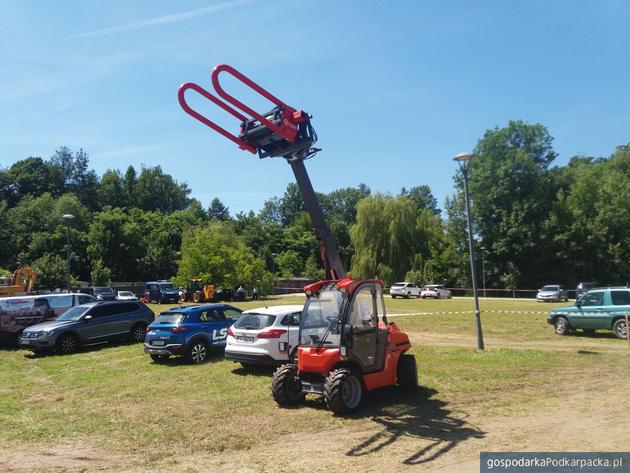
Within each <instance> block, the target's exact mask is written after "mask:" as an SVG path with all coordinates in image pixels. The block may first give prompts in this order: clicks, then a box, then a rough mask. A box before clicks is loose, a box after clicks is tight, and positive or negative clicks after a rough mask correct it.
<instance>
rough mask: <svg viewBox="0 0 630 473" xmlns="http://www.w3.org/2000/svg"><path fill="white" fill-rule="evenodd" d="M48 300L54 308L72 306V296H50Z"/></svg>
mask: <svg viewBox="0 0 630 473" xmlns="http://www.w3.org/2000/svg"><path fill="white" fill-rule="evenodd" d="M48 302H49V303H50V307H52V308H53V309H58V308H60V307H72V296H59V297H49V298H48Z"/></svg>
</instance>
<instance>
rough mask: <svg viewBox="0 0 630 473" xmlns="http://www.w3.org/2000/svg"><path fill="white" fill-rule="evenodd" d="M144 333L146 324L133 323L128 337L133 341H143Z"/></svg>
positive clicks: (145, 332) (145, 333)
mask: <svg viewBox="0 0 630 473" xmlns="http://www.w3.org/2000/svg"><path fill="white" fill-rule="evenodd" d="M146 335H147V324H144V323H140V324H135V325H134V326H133V327H131V330H130V331H129V337H130V338H131V341H132V342H135V343H140V342H144V337H145V336H146Z"/></svg>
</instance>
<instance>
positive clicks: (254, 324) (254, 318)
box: [234, 313, 276, 330]
mask: <svg viewBox="0 0 630 473" xmlns="http://www.w3.org/2000/svg"><path fill="white" fill-rule="evenodd" d="M275 320H276V316H275V315H267V314H256V313H253V314H252V313H250V314H243V315H242V316H241V317H239V319H238V320H237V321H236V323H235V324H234V328H240V329H242V330H260V329H263V328H265V327H270V326H271V325H272V324H273V322H274V321H275Z"/></svg>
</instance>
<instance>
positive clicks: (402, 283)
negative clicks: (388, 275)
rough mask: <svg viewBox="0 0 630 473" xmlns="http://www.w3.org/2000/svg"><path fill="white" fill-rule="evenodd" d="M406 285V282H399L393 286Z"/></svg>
mask: <svg viewBox="0 0 630 473" xmlns="http://www.w3.org/2000/svg"><path fill="white" fill-rule="evenodd" d="M404 285H405V283H404V282H397V283H394V284H392V287H402V286H404Z"/></svg>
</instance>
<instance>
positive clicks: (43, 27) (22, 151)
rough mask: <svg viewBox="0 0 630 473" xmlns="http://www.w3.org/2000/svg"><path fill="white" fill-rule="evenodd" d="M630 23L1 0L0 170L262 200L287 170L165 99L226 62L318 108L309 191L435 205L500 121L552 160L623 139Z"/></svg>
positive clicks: (599, 7) (507, 14)
mask: <svg viewBox="0 0 630 473" xmlns="http://www.w3.org/2000/svg"><path fill="white" fill-rule="evenodd" d="M629 25H630V3H628V2H623V1H612V0H610V1H603V2H602V1H588V2H587V1H575V0H573V1H523V2H506V1H476V2H464V1H434V2H421V1H391V0H390V1H376V0H371V1H370V0H368V1H335V0H317V1H304V0H234V1H230V0H220V1H186V2H172V1H157V0H156V1H135V2H129V1H108V2H95V1H90V2H85V1H63V0H61V1H55V2H46V1H43V0H40V1H28V0H23V1H17V0H16V1H7V0H0V166H2V167H7V166H10V165H11V164H12V163H13V162H15V161H17V160H19V159H23V158H26V157H28V156H41V157H43V158H48V157H50V156H51V155H52V154H53V153H54V151H55V149H57V148H58V147H60V146H62V145H66V146H69V147H70V148H72V149H75V150H76V149H78V148H80V147H82V148H83V149H84V150H86V151H87V152H88V154H89V155H90V159H91V165H92V166H93V168H94V169H96V171H97V172H98V173H99V174H101V173H102V172H104V171H105V170H106V169H109V168H119V169H122V170H124V169H125V168H126V167H127V166H128V165H129V164H133V165H134V166H136V167H137V168H139V167H140V166H141V165H142V164H144V165H147V166H154V165H157V164H159V165H161V166H162V168H163V169H164V171H166V172H168V173H170V174H172V175H173V176H174V177H175V178H176V179H177V180H179V181H182V182H186V183H188V185H189V186H190V187H191V188H192V190H193V194H192V195H193V196H194V197H196V198H198V199H200V200H201V201H202V203H204V205H208V204H209V202H210V201H211V200H212V198H214V197H215V196H218V197H219V198H220V199H221V200H222V201H223V202H224V203H225V204H226V205H227V206H228V207H229V208H230V210H231V211H232V212H236V211H247V210H250V209H253V210H259V209H260V208H261V206H262V204H263V202H264V200H265V199H267V198H269V197H271V196H274V195H278V196H280V195H282V193H283V192H284V189H285V188H286V185H287V184H288V183H289V182H293V175H292V173H291V170H290V167H289V166H288V165H287V164H286V163H285V162H284V161H283V160H282V159H265V160H262V161H261V160H259V159H258V158H256V157H254V156H253V155H250V154H249V153H246V152H243V151H240V150H239V149H238V148H237V147H236V146H234V145H233V144H232V143H230V142H228V141H227V140H225V139H224V138H222V137H220V136H219V135H217V134H215V133H214V132H212V131H211V130H210V129H209V128H206V127H205V126H203V125H202V124H200V123H199V122H197V121H195V120H193V119H192V118H190V117H189V116H188V115H186V114H185V113H184V112H183V111H182V110H181V109H180V107H179V105H178V103H177V89H178V87H179V85H180V84H181V83H183V82H186V81H192V82H197V83H198V84H200V85H202V86H206V87H208V88H210V83H209V80H210V75H209V74H210V70H211V68H212V67H213V66H214V65H216V64H220V63H227V64H231V65H233V66H234V67H236V68H237V69H239V70H241V71H242V72H243V73H245V74H246V75H248V76H250V77H252V78H253V79H254V80H256V81H257V82H258V83H260V84H261V85H263V86H264V87H266V88H267V89H269V90H270V91H271V92H272V93H275V94H276V95H277V96H279V97H280V98H281V99H283V100H284V101H286V102H287V103H289V104H290V105H292V106H294V107H296V108H302V109H304V110H306V111H308V112H309V113H311V114H313V115H314V122H313V123H314V126H315V128H316V130H317V132H318V134H319V138H320V141H319V145H320V146H321V147H322V148H323V151H322V152H321V153H320V154H319V155H318V156H316V157H315V158H314V159H312V160H310V161H308V162H307V168H308V169H309V172H310V174H311V179H312V181H313V185H314V187H315V189H316V190H317V191H320V192H330V191H332V190H334V189H338V188H341V187H347V186H356V185H358V184H359V183H365V184H367V185H368V186H369V187H370V188H371V189H372V190H373V191H380V192H390V193H393V194H396V193H398V192H399V191H400V189H401V188H402V187H403V186H404V187H406V188H410V187H413V186H416V185H421V184H428V185H429V186H431V188H432V189H433V192H434V194H435V195H436V197H437V198H438V200H439V202H440V204H442V203H443V201H444V198H445V197H446V196H447V195H449V194H450V193H451V192H452V176H453V174H454V173H455V169H456V164H455V163H453V162H452V161H451V157H452V156H454V155H455V154H456V153H458V152H461V151H467V150H470V149H472V148H473V147H474V145H475V143H476V142H477V140H478V139H479V138H480V137H481V136H482V135H483V133H484V132H485V130H487V129H489V128H494V127H495V126H504V125H505V124H506V123H507V121H508V120H509V119H523V120H525V121H528V122H538V123H542V124H543V125H545V126H546V127H547V128H548V129H549V132H550V133H551V135H552V136H553V137H554V138H555V142H554V144H555V149H556V151H557V152H558V153H559V154H560V156H559V158H558V160H557V162H556V164H559V165H562V164H565V163H566V162H567V161H568V159H569V158H570V157H571V156H574V155H576V154H583V155H592V156H608V155H610V154H611V153H612V152H613V151H614V147H615V146H617V145H621V144H627V143H628V142H630V93H629V92H630V34H628V31H629V30H630V27H629ZM224 86H225V88H226V89H229V90H231V91H234V93H235V94H239V93H242V94H243V96H244V97H245V98H246V99H247V100H249V101H251V103H253V104H254V105H256V106H257V107H258V108H259V109H260V110H261V111H266V109H268V108H269V106H268V105H267V104H266V103H265V102H264V101H262V100H260V99H259V98H258V97H255V96H252V95H250V94H248V93H247V92H246V91H244V90H243V88H241V87H239V86H238V84H237V83H235V82H231V81H229V80H226V81H225V83H224ZM191 103H193V104H195V105H197V106H199V107H200V108H201V110H202V111H204V113H207V114H208V115H209V116H210V117H211V118H213V119H216V121H217V122H219V123H221V124H223V125H224V126H226V128H228V129H230V130H234V131H236V130H237V128H238V123H236V122H234V121H232V120H229V117H228V116H224V115H223V114H222V113H221V112H220V111H219V110H218V109H215V108H213V107H210V106H206V105H205V104H204V103H203V102H201V101H195V100H191Z"/></svg>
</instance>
